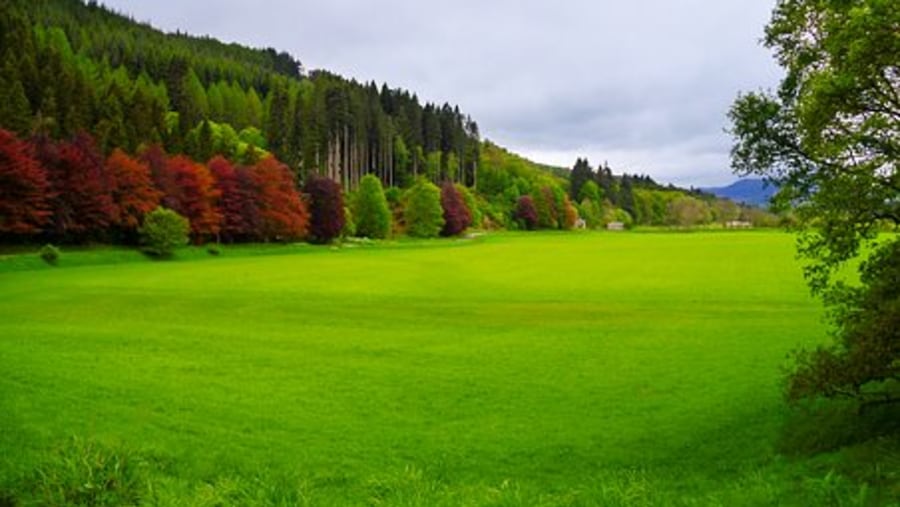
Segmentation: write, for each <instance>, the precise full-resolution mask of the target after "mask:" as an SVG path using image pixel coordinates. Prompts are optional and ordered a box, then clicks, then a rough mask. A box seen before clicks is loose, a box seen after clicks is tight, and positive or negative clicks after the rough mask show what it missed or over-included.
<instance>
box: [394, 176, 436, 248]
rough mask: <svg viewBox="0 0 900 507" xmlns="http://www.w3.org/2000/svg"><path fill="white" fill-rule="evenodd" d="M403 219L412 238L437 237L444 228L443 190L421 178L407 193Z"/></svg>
mask: <svg viewBox="0 0 900 507" xmlns="http://www.w3.org/2000/svg"><path fill="white" fill-rule="evenodd" d="M403 218H404V221H405V222H406V230H407V233H408V234H409V235H410V236H413V237H418V238H434V237H437V236H438V234H440V232H441V229H443V227H444V209H443V208H442V207H441V190H440V189H439V188H438V187H437V186H435V185H434V184H433V183H431V182H430V181H428V180H427V179H425V178H419V180H418V181H416V184H415V185H413V186H412V188H410V189H409V190H408V191H407V196H406V208H405V209H404V212H403Z"/></svg>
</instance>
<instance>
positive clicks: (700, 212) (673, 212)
mask: <svg viewBox="0 0 900 507" xmlns="http://www.w3.org/2000/svg"><path fill="white" fill-rule="evenodd" d="M667 215H668V219H669V225H675V226H678V227H696V226H698V225H704V224H707V223H709V222H710V221H711V220H712V213H711V212H710V210H709V205H707V204H706V203H705V202H704V201H701V200H700V199H697V198H695V197H691V196H688V195H683V196H681V197H678V198H676V199H674V200H673V201H671V202H670V203H669V208H668V214H667Z"/></svg>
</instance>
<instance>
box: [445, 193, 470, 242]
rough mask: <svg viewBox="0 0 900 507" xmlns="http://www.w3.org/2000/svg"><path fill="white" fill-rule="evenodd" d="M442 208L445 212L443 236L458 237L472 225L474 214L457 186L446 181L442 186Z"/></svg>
mask: <svg viewBox="0 0 900 507" xmlns="http://www.w3.org/2000/svg"><path fill="white" fill-rule="evenodd" d="M441 208H443V210H444V228H443V229H442V230H441V236H458V235H460V234H462V233H463V232H465V230H466V228H468V227H469V226H470V225H471V224H472V213H471V212H470V211H469V208H468V207H467V206H466V201H465V200H464V199H463V196H462V195H461V194H460V193H459V190H457V189H456V186H455V185H454V184H453V183H451V182H449V181H445V182H444V184H443V185H442V186H441Z"/></svg>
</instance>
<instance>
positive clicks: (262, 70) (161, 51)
mask: <svg viewBox="0 0 900 507" xmlns="http://www.w3.org/2000/svg"><path fill="white" fill-rule="evenodd" d="M0 17H2V18H0V30H2V48H3V61H4V62H5V63H4V68H3V72H2V90H3V92H2V93H3V97H0V99H2V102H3V104H4V107H3V110H2V115H0V123H2V125H4V126H6V127H7V128H11V129H12V130H14V131H16V132H18V133H19V134H21V135H25V134H30V133H31V132H33V131H34V130H35V129H38V130H40V131H42V132H44V133H46V134H49V135H50V136H52V137H62V138H65V137H69V136H71V135H73V134H75V133H77V132H78V131H87V132H90V133H92V134H94V136H95V137H96V139H97V142H98V145H99V146H100V148H101V150H102V151H104V152H107V153H108V152H110V151H111V149H112V148H114V147H118V148H122V149H125V150H126V151H130V152H134V151H136V150H138V149H139V148H140V147H141V145H146V144H152V143H162V145H163V146H164V147H165V149H166V150H167V151H168V152H169V153H184V154H187V155H190V156H191V157H193V158H194V159H196V160H204V161H205V160H208V159H209V158H210V156H211V155H214V154H221V155H224V156H226V157H228V158H235V159H238V160H241V161H243V160H244V159H245V158H246V157H247V152H248V150H250V149H251V147H252V148H253V149H255V150H257V151H262V150H265V151H268V152H271V153H272V154H274V155H275V156H276V157H277V158H278V159H279V160H281V161H283V162H284V163H286V164H287V165H288V166H290V167H291V168H293V169H294V170H295V171H297V172H298V174H300V175H301V176H302V175H304V174H306V173H307V172H310V171H319V172H323V173H325V174H327V175H329V176H331V177H332V178H334V179H336V180H339V181H341V182H342V183H343V184H344V186H345V188H352V187H355V185H356V184H357V183H358V181H359V179H360V177H361V175H362V174H364V173H367V172H377V173H378V174H379V176H381V178H382V180H383V181H384V182H385V183H387V184H391V183H395V182H396V183H404V182H408V181H410V180H411V179H412V178H413V177H414V176H415V175H416V174H419V173H422V174H426V175H428V176H430V177H431V178H432V179H434V180H439V179H452V180H454V181H460V182H469V183H471V182H472V180H473V177H474V176H473V173H474V170H475V166H476V164H477V160H478V147H479V138H478V126H477V124H476V123H475V122H474V121H473V120H472V119H471V118H468V117H467V116H465V115H463V114H462V113H461V112H460V110H459V108H458V107H455V106H452V105H450V104H442V105H440V104H431V103H426V104H422V103H421V102H420V101H419V100H418V98H417V97H416V96H415V94H412V93H410V92H407V91H404V90H398V89H389V88H388V87H387V86H385V85H382V86H381V87H380V88H379V87H378V86H377V85H376V84H375V83H358V82H356V81H353V80H347V79H344V78H342V77H340V76H336V75H333V74H330V73H327V72H321V71H317V72H313V73H311V74H310V75H309V76H305V75H303V74H302V73H301V66H300V62H299V61H297V60H296V59H295V58H294V57H292V56H291V55H288V54H285V53H278V52H276V51H275V50H273V49H265V50H252V49H248V48H244V47H241V46H238V45H235V44H231V45H227V44H223V43H220V42H218V41H215V40H213V39H209V38H197V37H191V36H187V35H182V34H163V33H162V32H159V31H157V30H155V29H153V28H152V27H150V26H147V25H143V24H138V23H135V22H134V21H132V20H130V19H128V18H126V17H123V16H120V15H118V14H115V13H113V12H111V11H109V10H107V9H105V8H104V7H102V6H98V5H97V4H96V3H93V2H92V3H89V4H83V3H82V2H81V1H79V0H38V1H22V0H4V1H3V9H2V14H0ZM36 122H37V123H38V124H37V125H36Z"/></svg>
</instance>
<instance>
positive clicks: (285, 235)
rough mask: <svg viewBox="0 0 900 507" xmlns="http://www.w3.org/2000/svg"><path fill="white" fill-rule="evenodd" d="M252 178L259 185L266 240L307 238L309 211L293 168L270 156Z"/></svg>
mask: <svg viewBox="0 0 900 507" xmlns="http://www.w3.org/2000/svg"><path fill="white" fill-rule="evenodd" d="M251 174H252V175H253V180H254V181H255V183H256V190H257V203H258V204H259V218H260V227H259V232H260V235H261V236H262V239H263V240H265V241H270V240H278V241H289V240H295V239H301V238H304V237H305V236H306V233H307V230H308V228H309V211H307V209H306V203H304V202H303V200H302V199H301V198H300V193H299V192H298V191H297V184H296V181H295V179H294V173H292V172H291V170H290V168H288V166H286V165H284V164H282V163H281V162H279V161H278V160H277V159H276V158H275V157H271V156H270V157H266V158H264V159H263V160H261V161H259V162H257V164H256V165H254V166H253V169H252V171H251Z"/></svg>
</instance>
